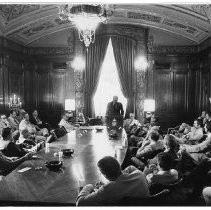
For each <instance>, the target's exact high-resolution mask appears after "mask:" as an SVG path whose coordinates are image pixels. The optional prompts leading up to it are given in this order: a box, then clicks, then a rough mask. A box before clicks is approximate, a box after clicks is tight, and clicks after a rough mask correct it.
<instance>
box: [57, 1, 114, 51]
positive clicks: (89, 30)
mask: <svg viewBox="0 0 211 210" xmlns="http://www.w3.org/2000/svg"><path fill="white" fill-rule="evenodd" d="M109 13H110V14H109ZM111 14H112V12H111V11H108V6H107V5H104V4H73V5H69V4H66V5H61V6H60V7H59V18H60V19H61V20H62V21H65V20H69V21H71V22H72V23H73V24H74V25H75V26H76V27H77V29H78V33H79V39H80V41H82V42H84V44H85V46H86V48H88V47H89V45H90V44H91V43H94V41H95V30H96V28H97V26H98V25H99V23H107V20H108V17H109V16H110V15H111Z"/></svg>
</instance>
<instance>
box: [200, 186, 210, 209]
mask: <svg viewBox="0 0 211 210" xmlns="http://www.w3.org/2000/svg"><path fill="white" fill-rule="evenodd" d="M202 194H203V197H204V200H205V203H206V205H207V206H211V187H206V188H204V189H203V192H202Z"/></svg>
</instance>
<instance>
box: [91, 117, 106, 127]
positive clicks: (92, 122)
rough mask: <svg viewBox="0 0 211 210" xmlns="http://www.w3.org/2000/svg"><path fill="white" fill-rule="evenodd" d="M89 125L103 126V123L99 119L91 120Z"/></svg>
mask: <svg viewBox="0 0 211 210" xmlns="http://www.w3.org/2000/svg"><path fill="white" fill-rule="evenodd" d="M89 125H91V126H94V125H103V122H102V120H101V119H98V118H90V119H89Z"/></svg>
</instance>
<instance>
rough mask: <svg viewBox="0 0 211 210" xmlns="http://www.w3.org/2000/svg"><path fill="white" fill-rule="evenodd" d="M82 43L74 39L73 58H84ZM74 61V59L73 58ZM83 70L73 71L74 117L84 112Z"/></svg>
mask: <svg viewBox="0 0 211 210" xmlns="http://www.w3.org/2000/svg"><path fill="white" fill-rule="evenodd" d="M82 44H83V43H82V42H81V41H80V40H79V39H78V37H76V45H75V56H79V55H80V56H83V57H84V59H85V56H84V53H83V52H84V51H83V45H82ZM73 59H74V58H73ZM83 86H84V70H81V71H78V70H75V69H74V87H75V108H76V115H78V113H79V112H84V92H83Z"/></svg>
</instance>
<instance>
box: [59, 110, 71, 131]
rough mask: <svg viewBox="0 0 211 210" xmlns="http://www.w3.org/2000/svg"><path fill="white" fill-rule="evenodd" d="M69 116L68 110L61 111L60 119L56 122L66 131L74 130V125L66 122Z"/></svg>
mask: <svg viewBox="0 0 211 210" xmlns="http://www.w3.org/2000/svg"><path fill="white" fill-rule="evenodd" d="M69 117H70V115H69V113H68V112H63V113H62V119H61V121H60V122H59V124H58V125H59V127H62V126H63V127H64V128H65V130H66V131H67V132H68V133H69V132H70V131H72V130H74V126H73V125H72V124H71V123H70V122H68V119H69Z"/></svg>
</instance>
